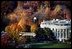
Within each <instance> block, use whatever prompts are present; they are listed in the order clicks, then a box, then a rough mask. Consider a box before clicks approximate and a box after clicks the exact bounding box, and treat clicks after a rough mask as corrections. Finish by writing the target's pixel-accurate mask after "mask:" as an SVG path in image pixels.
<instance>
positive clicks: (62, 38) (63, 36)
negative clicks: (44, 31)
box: [62, 29, 65, 42]
mask: <svg viewBox="0 0 72 49" xmlns="http://www.w3.org/2000/svg"><path fill="white" fill-rule="evenodd" d="M64 33H65V30H64V29H63V33H62V34H63V36H62V39H63V42H64Z"/></svg>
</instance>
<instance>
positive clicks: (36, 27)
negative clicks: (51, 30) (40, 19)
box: [31, 24, 38, 33]
mask: <svg viewBox="0 0 72 49" xmlns="http://www.w3.org/2000/svg"><path fill="white" fill-rule="evenodd" d="M37 29H38V25H37V24H32V25H31V32H34V33H35V31H36V30H37Z"/></svg>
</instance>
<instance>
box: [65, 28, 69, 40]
mask: <svg viewBox="0 0 72 49" xmlns="http://www.w3.org/2000/svg"><path fill="white" fill-rule="evenodd" d="M67 33H68V31H67V29H66V31H65V34H66V39H67V36H68V35H67Z"/></svg>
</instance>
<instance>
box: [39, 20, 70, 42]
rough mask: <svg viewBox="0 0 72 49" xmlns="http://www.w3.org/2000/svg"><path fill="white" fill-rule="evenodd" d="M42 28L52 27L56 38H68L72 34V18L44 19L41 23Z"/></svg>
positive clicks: (61, 39)
mask: <svg viewBox="0 0 72 49" xmlns="http://www.w3.org/2000/svg"><path fill="white" fill-rule="evenodd" d="M40 27H41V28H45V27H46V28H50V29H51V30H52V31H53V33H54V35H55V36H56V39H57V40H59V41H64V40H68V39H69V38H70V37H71V36H70V34H71V20H66V19H64V20H60V19H56V20H55V19H53V20H49V21H45V20H43V22H41V24H40Z"/></svg>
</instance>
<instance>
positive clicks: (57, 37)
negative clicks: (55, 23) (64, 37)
mask: <svg viewBox="0 0 72 49" xmlns="http://www.w3.org/2000/svg"><path fill="white" fill-rule="evenodd" d="M57 39H58V29H57Z"/></svg>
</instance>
